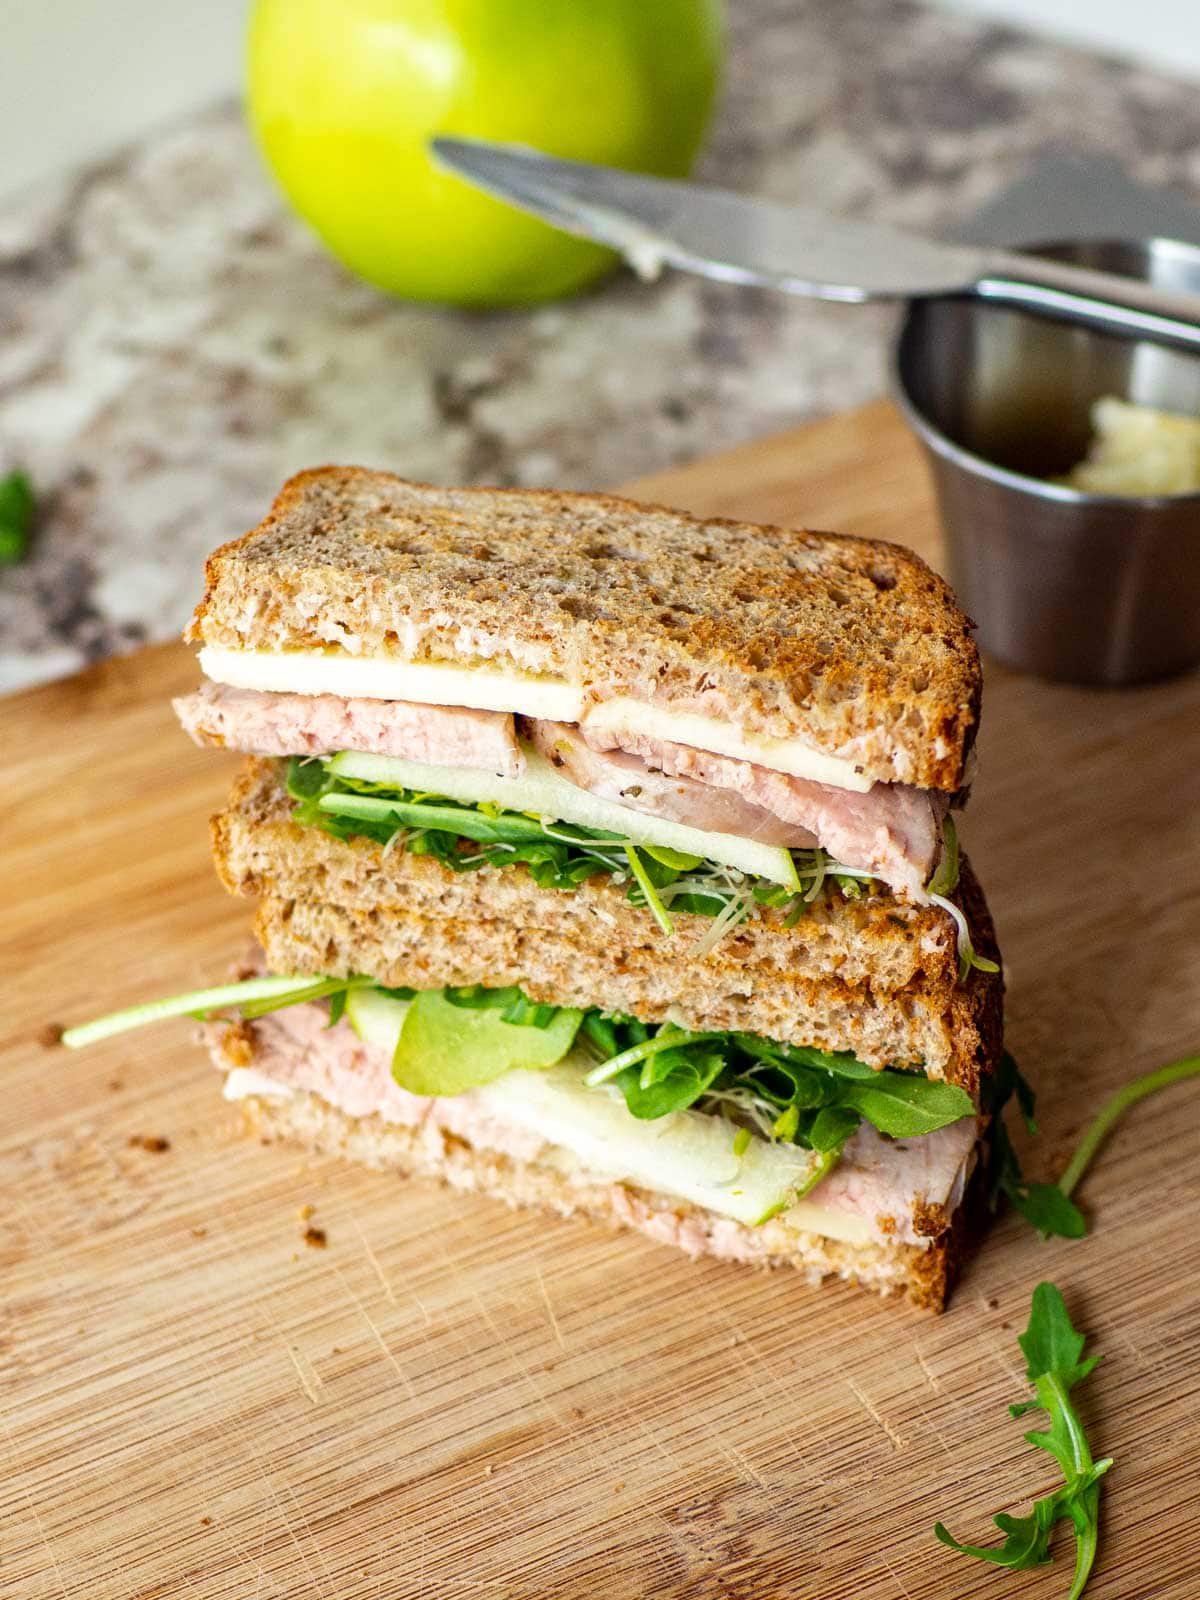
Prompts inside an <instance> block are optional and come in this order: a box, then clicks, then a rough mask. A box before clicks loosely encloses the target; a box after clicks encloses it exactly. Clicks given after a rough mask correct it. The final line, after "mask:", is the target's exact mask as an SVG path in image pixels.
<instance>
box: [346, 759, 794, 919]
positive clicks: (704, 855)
mask: <svg viewBox="0 0 1200 1600" xmlns="http://www.w3.org/2000/svg"><path fill="white" fill-rule="evenodd" d="M522 749H523V750H524V754H525V771H524V772H523V773H522V774H521V776H520V777H519V778H503V777H500V776H498V775H497V774H496V773H494V772H481V771H480V770H479V769H478V768H476V767H435V766H429V765H427V764H426V763H425V762H423V761H404V760H401V759H400V758H399V757H397V756H377V755H368V754H365V753H360V752H357V751H350V750H346V751H343V752H342V753H341V754H340V755H336V756H334V757H333V759H332V761H331V762H330V763H329V766H330V770H331V771H333V772H335V773H337V774H338V776H339V777H345V778H355V779H357V780H358V781H359V782H362V783H377V784H381V785H384V786H386V787H387V788H392V789H411V790H412V791H413V792H414V793H417V794H436V795H441V796H442V797H443V798H444V799H446V800H458V801H460V802H464V803H466V804H468V805H489V804H490V805H498V806H503V807H504V808H505V810H506V811H522V812H527V813H530V814H532V815H534V816H538V817H544V818H547V819H549V820H551V821H553V822H573V823H575V824H576V826H577V827H580V828H595V829H598V830H599V831H600V832H602V833H615V834H619V835H620V836H621V837H622V838H624V839H628V840H629V842H630V843H631V844H635V845H651V846H658V847H660V848H662V849H666V850H679V851H681V852H682V853H683V854H684V855H690V856H699V857H700V858H701V860H702V861H715V862H717V863H719V864H720V865H721V866H724V867H736V868H737V870H738V871H739V872H746V873H749V874H750V876H751V877H753V878H766V879H767V881H768V882H769V883H782V884H784V885H786V886H787V887H788V888H789V889H798V888H799V880H798V878H797V876H796V868H795V864H794V863H793V861H792V858H791V854H790V853H789V852H788V851H787V850H785V849H784V848H783V847H782V846H781V845H775V844H763V843H762V841H761V840H758V839H743V838H742V837H741V836H740V835H739V834H735V833H713V832H709V831H708V830H707V829H703V828H691V827H688V825H687V824H686V823H683V822H672V821H671V820H670V819H669V818H667V817H654V816H650V815H649V814H648V813H646V812H644V811H634V810H632V809H631V807H629V806H624V805H621V804H620V802H619V801H616V800H605V799H602V798H601V797H600V796H599V795H595V794H589V793H588V791H587V790H586V789H581V788H580V787H579V785H578V784H576V783H571V782H570V781H569V779H567V778H564V777H563V776H562V774H561V773H560V772H559V771H558V770H557V769H556V768H555V767H553V766H552V765H551V764H550V762H549V761H547V760H546V758H545V756H543V755H540V754H539V753H538V751H536V750H535V749H534V748H533V747H532V745H523V746H522ZM381 803H382V802H381ZM331 809H332V806H331ZM618 848H619V847H618Z"/></svg>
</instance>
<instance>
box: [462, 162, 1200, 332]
mask: <svg viewBox="0 0 1200 1600" xmlns="http://www.w3.org/2000/svg"><path fill="white" fill-rule="evenodd" d="M430 149H431V151H432V153H433V155H434V157H435V158H436V159H437V160H438V161H439V162H440V163H441V164H442V165H443V166H444V167H446V168H447V169H448V170H450V171H452V172H454V173H456V174H457V175H458V176H459V177H463V178H466V179H467V180H468V181H470V182H471V183H473V184H475V185H476V186H477V187H479V188H481V189H484V190H486V191H487V192H488V193H490V194H492V195H495V196H497V197H498V198H500V199H502V200H507V201H508V202H510V203H511V204H513V205H516V206H519V207H521V208H522V209H523V210H525V211H530V212H532V213H533V214H534V215H535V216H538V217H540V218H542V220H543V221H545V222H549V223H551V224H553V225H554V226H555V227H558V228H562V229H564V230H566V231H567V232H569V233H574V234H578V235H580V236H582V237H584V238H587V239H593V240H596V241H597V242H598V243H600V244H606V245H609V246H611V247H612V248H613V249H614V250H618V251H620V253H621V254H622V255H624V256H625V257H626V259H627V260H628V261H629V262H630V264H631V265H632V266H633V267H634V269H635V270H636V271H637V272H639V273H640V274H641V275H642V276H643V277H655V276H657V275H658V273H659V272H660V271H661V269H662V267H663V266H672V267H677V268H680V269H681V270H683V271H686V272H693V273H698V274H700V275H701V276H703V277H706V278H715V279H718V280H720V281H723V282H727V283H742V284H758V285H763V286H766V287H769V288H774V289H778V290H781V291H782V292H784V293H787V294H799V295H808V296H813V297H816V298H818V299H822V300H838V301H843V302H849V303H860V302H863V301H867V300H909V299H917V298H922V297H925V296H929V295H946V294H971V295H978V296H981V297H983V298H986V299H989V300H993V301H995V302H996V303H998V304H1003V305H1010V306H1015V307H1019V308H1021V309H1023V310H1027V311H1032V312H1034V313H1037V314H1041V315H1047V316H1055V317H1060V318H1065V319H1067V320H1070V321H1076V322H1081V323H1085V324H1087V325H1088V326H1091V327H1098V328H1100V329H1102V330H1104V331H1106V332H1110V333H1117V334H1121V335H1123V336H1126V337H1133V338H1147V339H1156V340H1159V341H1161V342H1165V343H1168V344H1173V345H1177V346H1181V347H1183V348H1186V349H1190V350H1193V351H1200V298H1197V297H1195V296H1192V295H1186V294H1181V293H1174V292H1167V291H1165V290H1162V289H1159V288H1157V287H1156V286H1153V285H1150V284H1146V283H1143V282H1140V281H1138V280H1136V279H1133V278H1125V277H1119V276H1117V275H1116V274H1113V273H1106V272H1098V271H1094V270H1092V269H1090V268H1083V267H1077V266H1072V265H1069V264H1067V263H1065V262H1058V261H1051V260H1048V259H1046V258H1044V257H1039V256H1031V255H1023V254H1020V253H1018V252H1016V251H1005V250H1000V249H996V248H993V247H991V246H976V245H969V244H947V243H942V242H940V241H937V240H932V239H923V238H921V237H919V236H918V235H916V234H910V233H906V232H903V231H901V230H900V229H898V228H891V227H889V226H887V225H886V224H882V223H872V222H862V221H859V220H857V219H854V218H846V217H831V216H828V215H826V214H825V213H824V212H821V211H818V210H816V209H814V208H811V207H805V206H791V205H782V204H780V203H779V202H777V201H773V200H764V199H760V198H758V197H756V196H751V195H741V194H736V193H734V192H732V191H730V190H727V189H716V188H710V187H707V186H705V185H702V184H695V183H684V182H680V181H677V180H674V179H669V178H652V177H647V176H645V175H643V174H641V173H632V172H625V171H622V170H621V169H619V168H616V167H600V166H592V165H590V164H588V163H586V162H582V161H565V160H562V159H560V158H559V157H556V156H549V155H546V154H545V153H544V152H542V151H539V150H533V149H529V148H528V147H526V146H523V145H511V144H498V143H494V142H492V141H489V140H484V139H459V138H449V137H440V138H436V139H434V140H432V141H431V144H430Z"/></svg>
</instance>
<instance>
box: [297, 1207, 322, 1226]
mask: <svg viewBox="0 0 1200 1600" xmlns="http://www.w3.org/2000/svg"><path fill="white" fill-rule="evenodd" d="M316 1209H317V1208H316V1207H315V1206H309V1205H303V1206H301V1207H300V1209H299V1211H297V1213H296V1215H297V1216H298V1217H299V1218H300V1221H301V1222H307V1221H308V1219H309V1217H311V1216H312V1214H313V1212H314V1211H315V1210H316Z"/></svg>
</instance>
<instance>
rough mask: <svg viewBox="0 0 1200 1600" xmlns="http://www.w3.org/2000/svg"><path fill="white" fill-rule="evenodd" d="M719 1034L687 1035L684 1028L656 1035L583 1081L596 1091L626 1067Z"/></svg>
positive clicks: (713, 1037) (600, 1066)
mask: <svg viewBox="0 0 1200 1600" xmlns="http://www.w3.org/2000/svg"><path fill="white" fill-rule="evenodd" d="M721 1037H722V1035H721V1034H719V1033H686V1032H684V1030H683V1029H682V1028H680V1029H678V1030H677V1031H675V1030H672V1031H671V1032H669V1033H656V1034H655V1035H654V1037H653V1038H652V1039H643V1040H642V1042H641V1043H640V1044H633V1045H630V1047H629V1049H628V1050H622V1051H621V1054H620V1055H619V1056H613V1057H612V1058H611V1059H610V1060H608V1061H603V1062H601V1064H600V1065H599V1066H598V1067H593V1068H592V1070H591V1071H590V1072H589V1073H588V1075H587V1077H586V1078H585V1079H584V1080H583V1081H584V1083H585V1084H586V1085H587V1086H588V1088H589V1089H594V1088H595V1087H596V1085H597V1084H599V1083H607V1082H608V1080H609V1079H610V1078H615V1077H616V1076H617V1074H618V1073H620V1072H624V1070H625V1068H626V1067H633V1066H636V1065H637V1063H638V1062H639V1061H645V1060H646V1059H647V1058H648V1057H649V1056H656V1055H657V1054H658V1053H659V1051H660V1050H681V1049H682V1048H683V1047H684V1046H685V1045H689V1044H701V1043H704V1042H705V1041H707V1040H709V1039H720V1038H721Z"/></svg>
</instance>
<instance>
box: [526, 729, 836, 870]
mask: <svg viewBox="0 0 1200 1600" xmlns="http://www.w3.org/2000/svg"><path fill="white" fill-rule="evenodd" d="M522 728H523V731H524V732H525V733H526V734H527V736H528V738H529V741H530V743H531V744H532V745H533V746H534V748H535V749H537V750H539V751H541V753H542V755H544V756H545V757H546V759H547V760H548V761H552V762H553V763H554V765H555V766H556V767H557V768H558V769H559V771H560V772H561V773H562V774H563V776H564V777H566V778H569V779H570V780H571V782H572V783H575V784H578V785H579V787H580V788H581V789H586V790H587V792H588V793H589V794H594V795H598V796H599V797H600V799H602V800H615V801H616V802H617V803H618V804H619V805H623V806H628V807H629V808H630V810H632V811H641V812H644V813H646V814H647V815H648V816H652V817H665V818H667V819H668V820H670V821H671V822H682V823H685V824H686V825H687V826H688V827H689V828H703V829H705V830H706V831H707V832H709V833H734V834H737V836H738V837H739V838H740V839H758V840H759V841H760V842H761V843H763V844H780V845H788V846H791V847H792V848H793V849H811V848H812V847H813V845H814V844H815V843H816V840H815V838H814V836H813V834H812V833H810V832H809V831H808V829H807V828H803V827H798V826H797V825H796V823H795V822H791V821H785V820H782V819H781V818H779V817H777V816H774V815H773V814H772V813H771V812H770V811H765V810H764V809H763V808H762V807H761V806H757V805H753V804H751V803H750V802H749V801H747V800H745V799H743V798H742V797H741V796H740V795H738V794H735V793H734V792H733V791H732V790H731V789H723V788H717V787H714V786H713V785H712V784H709V783H703V782H699V781H697V780H696V779H694V778H690V777H671V776H667V775H666V774H665V773H663V772H660V771H656V770H655V769H654V768H653V767H651V766H649V765H648V764H647V763H646V762H645V761H642V760H641V759H640V758H639V757H638V756H635V755H628V754H626V753H625V752H623V751H620V750H597V749H596V748H595V747H594V745H592V744H589V743H588V741H587V739H586V738H585V737H584V736H583V734H582V732H581V731H580V729H579V728H577V727H575V726H574V724H571V723H566V722H544V721H539V720H535V719H533V718H529V719H527V720H526V719H523V721H522Z"/></svg>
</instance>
